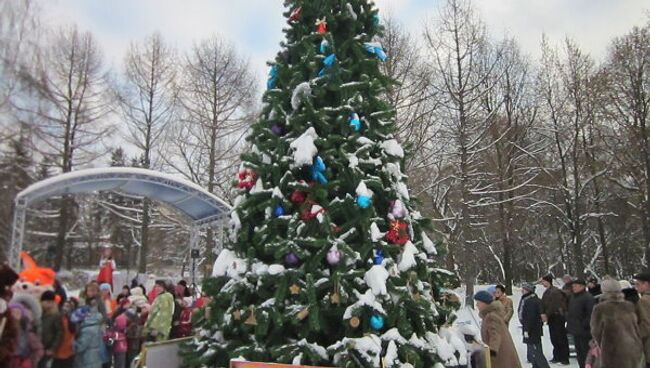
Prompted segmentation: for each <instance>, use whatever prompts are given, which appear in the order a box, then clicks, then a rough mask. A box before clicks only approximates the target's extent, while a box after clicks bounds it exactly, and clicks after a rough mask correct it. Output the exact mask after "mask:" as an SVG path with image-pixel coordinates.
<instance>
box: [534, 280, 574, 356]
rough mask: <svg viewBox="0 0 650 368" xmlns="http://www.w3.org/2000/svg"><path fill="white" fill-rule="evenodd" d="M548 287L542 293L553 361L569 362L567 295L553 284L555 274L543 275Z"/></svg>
mask: <svg viewBox="0 0 650 368" xmlns="http://www.w3.org/2000/svg"><path fill="white" fill-rule="evenodd" d="M541 283H542V285H543V286H544V288H546V291H544V294H542V321H544V322H546V323H548V332H549V334H550V335H551V344H552V345H553V359H551V363H560V364H564V365H568V364H569V340H568V338H567V330H566V319H565V318H566V312H567V296H566V294H564V293H563V292H562V290H560V289H558V288H556V287H555V286H553V275H550V274H549V275H546V276H544V277H542V280H541Z"/></svg>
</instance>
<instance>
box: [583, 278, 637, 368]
mask: <svg viewBox="0 0 650 368" xmlns="http://www.w3.org/2000/svg"><path fill="white" fill-rule="evenodd" d="M621 290H622V289H621V285H620V284H619V283H618V281H616V280H612V279H607V280H604V281H603V282H602V284H601V291H602V294H601V297H600V301H599V302H598V304H597V305H596V306H595V307H594V310H593V312H592V314H591V335H592V336H593V338H594V340H595V341H596V343H598V346H600V351H601V356H600V364H601V366H602V367H616V368H641V367H643V362H644V356H643V345H642V344H641V336H640V334H639V326H638V323H637V317H636V312H635V310H634V305H633V304H632V303H630V302H628V301H625V300H624V299H623V293H622V292H621Z"/></svg>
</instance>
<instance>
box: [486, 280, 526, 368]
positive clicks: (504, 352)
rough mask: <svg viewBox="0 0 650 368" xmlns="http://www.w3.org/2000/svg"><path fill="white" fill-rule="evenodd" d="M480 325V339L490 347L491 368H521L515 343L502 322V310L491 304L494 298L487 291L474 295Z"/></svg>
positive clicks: (498, 306)
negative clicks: (480, 320) (480, 321)
mask: <svg viewBox="0 0 650 368" xmlns="http://www.w3.org/2000/svg"><path fill="white" fill-rule="evenodd" d="M474 300H475V301H476V307H477V309H478V310H479V316H480V317H481V319H482V320H483V322H482V323H481V338H482V339H483V342H484V343H485V344H487V345H488V346H489V347H490V357H491V359H490V360H491V366H492V367H493V368H521V364H520V362H519V357H518V356H517V350H516V349H515V343H514V342H513V341H512V336H510V332H509V331H508V327H507V326H506V323H505V321H504V320H503V310H502V309H501V308H502V307H501V306H500V305H499V304H493V303H492V302H493V301H494V298H493V297H492V295H491V294H490V293H488V292H487V291H479V292H478V293H476V294H475V295H474Z"/></svg>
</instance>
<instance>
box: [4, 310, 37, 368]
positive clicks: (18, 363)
mask: <svg viewBox="0 0 650 368" xmlns="http://www.w3.org/2000/svg"><path fill="white" fill-rule="evenodd" d="M9 310H10V312H11V315H12V321H13V322H14V323H15V324H16V330H17V331H18V336H17V341H16V342H17V344H16V348H15V350H14V353H13V356H12V357H11V358H10V360H9V367H11V368H36V367H37V366H38V362H39V361H40V360H41V358H42V357H43V345H42V344H41V341H40V339H39V338H38V335H37V334H36V332H35V331H34V325H33V320H32V313H31V312H30V310H29V309H27V308H26V307H25V306H24V305H23V304H21V303H10V304H9Z"/></svg>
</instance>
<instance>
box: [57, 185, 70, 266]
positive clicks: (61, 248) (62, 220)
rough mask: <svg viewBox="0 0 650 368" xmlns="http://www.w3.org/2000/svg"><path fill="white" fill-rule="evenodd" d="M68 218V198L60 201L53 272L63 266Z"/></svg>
mask: <svg viewBox="0 0 650 368" xmlns="http://www.w3.org/2000/svg"><path fill="white" fill-rule="evenodd" d="M69 216H70V205H69V199H68V197H66V196H64V197H63V198H62V199H61V208H60V209H59V228H58V232H57V235H56V252H55V253H54V271H57V272H58V271H60V270H61V266H62V265H63V254H64V252H65V245H66V234H67V232H68V223H69Z"/></svg>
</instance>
